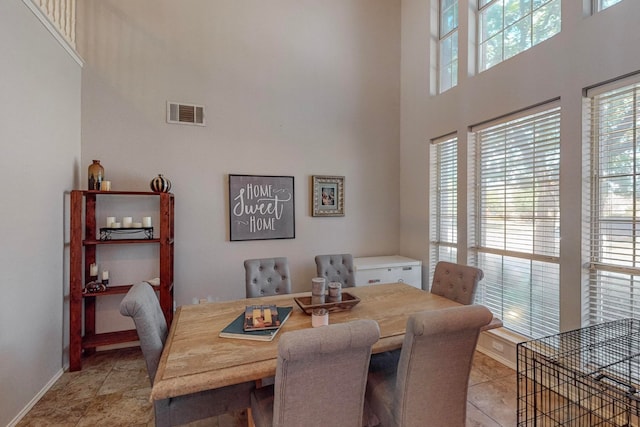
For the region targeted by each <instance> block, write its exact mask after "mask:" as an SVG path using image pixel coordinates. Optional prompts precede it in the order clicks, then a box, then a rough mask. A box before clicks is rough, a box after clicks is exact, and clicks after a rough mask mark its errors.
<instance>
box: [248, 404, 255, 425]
mask: <svg viewBox="0 0 640 427" xmlns="http://www.w3.org/2000/svg"><path fill="white" fill-rule="evenodd" d="M247 427H256V425H255V424H254V422H253V412H251V408H247Z"/></svg>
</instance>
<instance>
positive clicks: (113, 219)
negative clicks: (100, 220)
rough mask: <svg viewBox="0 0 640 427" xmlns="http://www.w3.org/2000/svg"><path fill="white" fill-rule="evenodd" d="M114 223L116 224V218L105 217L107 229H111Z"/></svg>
mask: <svg viewBox="0 0 640 427" xmlns="http://www.w3.org/2000/svg"><path fill="white" fill-rule="evenodd" d="M114 222H116V217H115V216H108V217H107V228H112V227H113V223H114Z"/></svg>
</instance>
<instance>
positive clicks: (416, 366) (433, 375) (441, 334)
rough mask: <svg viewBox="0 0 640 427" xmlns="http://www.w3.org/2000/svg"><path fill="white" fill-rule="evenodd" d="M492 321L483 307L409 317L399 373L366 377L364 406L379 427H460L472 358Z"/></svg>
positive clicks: (382, 371) (391, 369) (387, 370)
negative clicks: (479, 336)
mask: <svg viewBox="0 0 640 427" xmlns="http://www.w3.org/2000/svg"><path fill="white" fill-rule="evenodd" d="M491 317H492V316H491V312H490V311H489V310H488V309H487V308H486V307H484V306H481V305H464V306H459V307H450V308H445V309H441V310H432V311H424V312H420V313H415V314H412V315H411V316H410V317H409V319H408V321H407V328H406V333H405V336H404V342H403V344H402V350H401V351H400V359H399V362H398V365H397V369H396V368H395V367H393V366H392V365H387V366H386V368H385V369H380V370H371V372H370V373H369V379H368V382H367V391H366V398H367V403H368V405H367V406H368V408H369V410H370V411H371V412H372V413H373V414H375V416H376V417H377V421H379V423H380V425H381V426H384V427H392V426H402V427H413V426H420V427H429V426H434V427H440V426H448V427H464V425H465V420H466V408H467V406H466V405H467V387H468V382H469V372H470V370H471V363H472V361H473V354H474V351H475V347H476V343H477V341H478V334H479V333H480V328H481V327H482V326H484V325H486V324H487V323H489V322H490V321H491ZM371 418H372V417H371V416H369V419H371ZM373 419H375V418H373Z"/></svg>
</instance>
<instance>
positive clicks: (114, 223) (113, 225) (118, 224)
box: [111, 222, 122, 228]
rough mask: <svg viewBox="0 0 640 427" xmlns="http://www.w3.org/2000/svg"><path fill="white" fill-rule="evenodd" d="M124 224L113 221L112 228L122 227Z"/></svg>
mask: <svg viewBox="0 0 640 427" xmlns="http://www.w3.org/2000/svg"><path fill="white" fill-rule="evenodd" d="M121 225H122V224H120V223H119V222H112V223H111V228H120V227H121Z"/></svg>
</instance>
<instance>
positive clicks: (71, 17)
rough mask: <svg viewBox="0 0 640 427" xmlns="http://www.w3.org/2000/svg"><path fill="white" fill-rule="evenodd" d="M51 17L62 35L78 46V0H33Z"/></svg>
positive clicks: (71, 43) (73, 45)
mask: <svg viewBox="0 0 640 427" xmlns="http://www.w3.org/2000/svg"><path fill="white" fill-rule="evenodd" d="M31 1H32V2H33V3H34V4H36V5H37V6H38V7H39V8H40V10H42V12H43V13H44V14H45V15H46V16H47V17H48V18H49V20H50V21H51V23H52V24H53V25H54V26H55V27H56V28H57V29H58V31H59V32H60V34H61V35H62V37H64V38H65V40H66V41H67V42H68V43H69V45H70V46H71V47H73V49H75V48H76V0H31Z"/></svg>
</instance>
